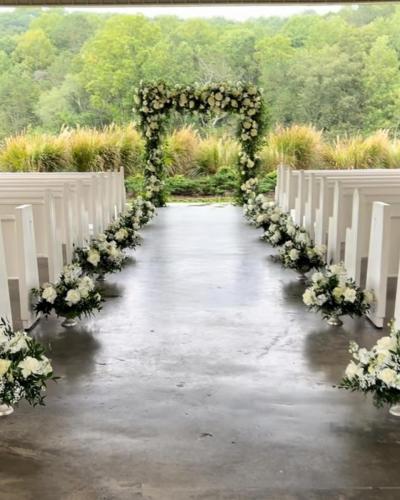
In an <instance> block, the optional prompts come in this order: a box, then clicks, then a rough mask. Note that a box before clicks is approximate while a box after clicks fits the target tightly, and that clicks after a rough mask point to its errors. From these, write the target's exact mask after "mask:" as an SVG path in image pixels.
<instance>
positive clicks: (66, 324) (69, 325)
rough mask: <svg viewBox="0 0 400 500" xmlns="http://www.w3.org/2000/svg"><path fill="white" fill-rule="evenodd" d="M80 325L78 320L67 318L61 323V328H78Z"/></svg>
mask: <svg viewBox="0 0 400 500" xmlns="http://www.w3.org/2000/svg"><path fill="white" fill-rule="evenodd" d="M77 324H78V321H77V319H76V318H65V319H64V321H63V322H62V323H61V326H63V327H64V328H72V327H73V326H76V325H77Z"/></svg>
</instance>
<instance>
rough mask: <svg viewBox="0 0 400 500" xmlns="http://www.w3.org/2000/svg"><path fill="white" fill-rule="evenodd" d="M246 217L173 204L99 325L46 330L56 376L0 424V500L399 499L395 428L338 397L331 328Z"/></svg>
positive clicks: (122, 278) (367, 330) (361, 332)
mask: <svg viewBox="0 0 400 500" xmlns="http://www.w3.org/2000/svg"><path fill="white" fill-rule="evenodd" d="M258 237H259V232H258V231H256V230H255V229H253V228H251V227H249V226H247V225H246V224H245V222H244V221H243V219H242V216H241V211H240V209H238V208H234V207H230V206H225V207H218V206H208V207H188V206H183V207H181V206H172V207H169V208H167V209H162V210H160V212H159V215H158V217H157V218H156V219H155V220H154V222H152V223H151V225H150V226H149V227H147V228H146V229H145V230H144V244H143V246H142V247H141V248H140V249H139V251H138V252H137V253H136V256H135V261H132V262H131V263H130V264H129V265H128V266H127V268H126V269H125V271H124V272H122V273H121V274H119V275H118V276H115V277H111V278H110V280H109V282H108V285H107V293H108V295H109V296H110V298H109V300H108V301H107V303H106V304H105V306H104V309H103V311H102V312H101V314H99V315H98V316H97V317H96V318H95V319H93V320H88V321H84V322H82V323H81V324H80V326H79V327H77V328H76V329H75V330H71V331H65V330H63V328H62V327H61V326H60V324H59V322H57V321H56V320H49V321H43V322H42V323H41V324H40V325H39V327H38V328H37V329H36V330H35V335H36V336H38V337H39V338H41V339H42V341H43V342H45V344H46V345H47V347H48V349H49V352H50V356H51V357H52V359H53V362H54V365H55V368H56V372H57V374H59V375H60V376H61V377H62V379H61V380H60V381H59V382H58V384H57V385H56V384H51V385H50V387H49V394H48V399H47V407H46V408H35V409H31V408H30V407H28V406H27V405H25V404H22V405H21V406H20V407H19V408H18V409H17V410H16V412H15V413H14V415H13V416H11V417H7V418H6V419H2V420H1V421H0V432H1V448H0V479H1V481H0V498H1V499H2V500H3V499H4V500H15V499H18V500H25V499H27V500H33V499H34V500H59V499H62V500H64V499H65V500H92V499H93V500H98V499H104V500H114V499H115V500H125V499H126V500H135V499H148V500H190V499H198V500H217V499H218V500H238V499H241V500H243V499H245V500H256V499H257V500H275V499H279V500H281V499H282V500H293V499H302V500H314V499H323V500H325V499H341V500H343V499H363V500H364V499H399V498H400V473H399V470H400V469H399V466H400V419H397V420H396V419H395V418H394V417H390V416H389V415H388V413H387V410H385V409H383V410H376V409H374V408H373V406H372V404H371V402H370V401H369V400H365V399H364V398H363V396H360V395H358V394H350V393H347V392H344V391H339V390H338V389H335V388H333V387H332V385H333V384H335V383H337V382H338V381H339V379H340V377H341V374H342V372H343V369H344V367H345V365H346V363H347V361H348V359H349V355H348V353H347V347H348V342H349V340H350V339H354V340H356V341H358V342H360V343H362V344H366V345H371V344H372V343H373V342H374V341H375V340H376V339H377V338H378V337H379V336H380V335H381V334H382V333H381V332H378V331H376V330H374V329H373V328H372V327H371V325H370V324H369V323H368V322H366V321H353V320H348V321H346V323H345V326H344V327H343V328H338V329H330V328H329V327H327V326H326V325H325V324H324V323H323V322H322V321H321V320H320V318H319V317H318V316H317V315H315V314H312V313H308V312H307V311H306V309H305V308H304V307H303V305H302V303H301V293H302V285H300V284H299V283H298V282H297V281H296V280H295V275H294V273H293V272H291V271H285V270H282V269H281V267H280V266H279V265H278V264H276V263H274V262H272V261H271V259H270V255H271V254H273V250H272V249H270V248H269V247H268V246H267V245H265V244H264V243H262V242H260V241H259V240H258Z"/></svg>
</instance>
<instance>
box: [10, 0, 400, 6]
mask: <svg viewBox="0 0 400 500" xmlns="http://www.w3.org/2000/svg"><path fill="white" fill-rule="evenodd" d="M360 3H370V4H384V3H399V1H396V0H392V1H386V0H375V1H370V0H358V1H357V0H356V1H352V0H342V1H336V2H335V1H334V0H333V1H331V0H308V1H299V0H286V1H282V0H270V1H265V0H251V1H249V2H246V1H245V0H244V1H243V0H228V1H227V0H211V1H210V0H207V1H201V0H199V1H197V2H196V1H193V0H187V1H185V0H159V1H154V0H132V1H129V0H128V1H126V0H121V1H118V0H114V1H113V0H105V1H99V0H86V1H82V0H77V1H62V0H50V1H47V2H42V1H40V0H30V1H29V0H21V1H15V0H14V1H12V0H10V1H7V0H6V1H4V0H0V7H57V6H60V7H79V6H80V7H107V6H109V7H112V6H118V7H124V6H126V7H129V6H149V7H151V6H157V7H161V6H171V5H187V6H197V5H205V6H207V5H209V6H212V5H226V6H229V5H296V4H297V5H310V6H311V7H312V6H314V5H327V4H336V5H351V4H360Z"/></svg>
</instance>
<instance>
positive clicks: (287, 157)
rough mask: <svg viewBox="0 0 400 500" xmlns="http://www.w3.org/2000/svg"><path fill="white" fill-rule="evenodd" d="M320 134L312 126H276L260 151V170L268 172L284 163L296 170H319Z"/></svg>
mask: <svg viewBox="0 0 400 500" xmlns="http://www.w3.org/2000/svg"><path fill="white" fill-rule="evenodd" d="M321 153H322V133H321V132H320V131H318V130H316V129H315V128H314V127H312V126H307V125H292V126H291V127H281V126H278V127H276V128H275V130H273V131H272V132H270V133H269V134H268V136H267V138H266V145H265V146H264V148H263V149H262V150H261V153H260V158H261V165H262V168H263V169H264V170H265V171H267V172H270V171H271V170H274V169H275V168H276V167H277V165H279V164H280V163H284V164H285V165H289V166H291V167H293V168H296V169H303V170H305V169H310V168H321Z"/></svg>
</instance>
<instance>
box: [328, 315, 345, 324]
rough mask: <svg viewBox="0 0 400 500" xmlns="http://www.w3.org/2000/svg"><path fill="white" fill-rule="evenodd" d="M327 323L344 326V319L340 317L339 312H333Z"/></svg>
mask: <svg viewBox="0 0 400 500" xmlns="http://www.w3.org/2000/svg"><path fill="white" fill-rule="evenodd" d="M327 323H328V325H330V326H342V325H343V321H342V320H341V319H340V317H339V315H338V314H331V315H330V316H329V318H328V319H327Z"/></svg>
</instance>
